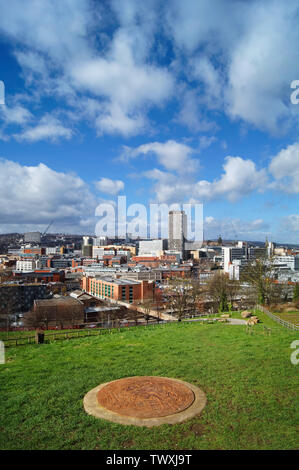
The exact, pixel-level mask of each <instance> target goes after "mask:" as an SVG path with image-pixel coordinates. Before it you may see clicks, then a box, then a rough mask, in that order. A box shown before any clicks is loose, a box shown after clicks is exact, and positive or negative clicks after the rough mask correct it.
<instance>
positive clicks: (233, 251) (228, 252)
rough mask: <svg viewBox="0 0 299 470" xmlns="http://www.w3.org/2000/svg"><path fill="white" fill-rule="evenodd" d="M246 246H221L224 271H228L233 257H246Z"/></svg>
mask: <svg viewBox="0 0 299 470" xmlns="http://www.w3.org/2000/svg"><path fill="white" fill-rule="evenodd" d="M246 258H247V253H246V247H243V248H236V247H234V246H223V247H222V263H221V264H222V269H223V270H224V272H226V273H228V272H229V266H230V264H231V263H232V262H233V260H235V259H246Z"/></svg>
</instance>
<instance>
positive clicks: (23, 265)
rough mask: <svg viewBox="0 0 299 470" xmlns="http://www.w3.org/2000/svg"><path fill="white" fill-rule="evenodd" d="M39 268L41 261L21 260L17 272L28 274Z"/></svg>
mask: <svg viewBox="0 0 299 470" xmlns="http://www.w3.org/2000/svg"><path fill="white" fill-rule="evenodd" d="M39 268H40V262H39V260H19V261H17V263H16V271H22V272H28V271H34V270H35V269H39Z"/></svg>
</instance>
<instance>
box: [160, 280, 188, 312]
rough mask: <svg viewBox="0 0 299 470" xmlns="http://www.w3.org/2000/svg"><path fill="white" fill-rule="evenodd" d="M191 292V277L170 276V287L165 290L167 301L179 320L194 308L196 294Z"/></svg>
mask: <svg viewBox="0 0 299 470" xmlns="http://www.w3.org/2000/svg"><path fill="white" fill-rule="evenodd" d="M191 292H192V281H191V280H190V279H188V278H187V279H184V278H170V279H169V280H168V287H167V289H166V290H165V295H166V302H167V306H168V308H170V309H171V311H172V313H173V314H174V315H176V317H177V319H178V321H181V319H182V317H184V316H185V315H186V313H187V312H190V311H191V310H193V309H194V306H195V296H194V295H192V294H191ZM194 292H195V291H194Z"/></svg>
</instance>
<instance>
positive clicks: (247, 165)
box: [194, 156, 267, 202]
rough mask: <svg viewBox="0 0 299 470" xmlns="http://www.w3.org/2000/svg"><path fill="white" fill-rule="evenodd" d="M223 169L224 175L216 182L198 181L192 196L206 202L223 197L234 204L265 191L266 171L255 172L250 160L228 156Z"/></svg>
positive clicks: (253, 164)
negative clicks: (255, 192) (245, 197)
mask: <svg viewBox="0 0 299 470" xmlns="http://www.w3.org/2000/svg"><path fill="white" fill-rule="evenodd" d="M223 169H224V173H223V174H222V176H221V178H220V179H218V180H215V181H213V182H209V181H206V180H201V181H198V182H197V183H196V185H195V187H194V194H195V195H196V196H197V197H200V198H201V197H202V198H204V199H207V200H210V199H217V198H220V197H225V198H227V199H228V200H229V201H231V202H234V201H236V200H238V199H240V198H241V197H244V196H246V195H248V194H250V193H252V192H253V191H255V190H256V191H263V190H264V189H265V185H266V181H267V174H266V171H265V170H264V169H262V170H257V169H256V166H255V163H254V162H253V161H252V160H244V159H243V158H241V157H230V156H228V157H226V158H225V163H224V165H223Z"/></svg>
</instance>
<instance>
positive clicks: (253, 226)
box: [204, 216, 270, 241]
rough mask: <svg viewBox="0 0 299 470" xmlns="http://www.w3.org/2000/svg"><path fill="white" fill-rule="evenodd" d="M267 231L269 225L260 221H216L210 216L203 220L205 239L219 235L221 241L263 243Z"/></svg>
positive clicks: (229, 218)
mask: <svg viewBox="0 0 299 470" xmlns="http://www.w3.org/2000/svg"><path fill="white" fill-rule="evenodd" d="M269 231H270V227H269V224H268V223H267V222H265V221H264V220H262V219H256V220H252V221H245V220H241V219H238V218H231V217H227V218H224V219H216V218H214V217H212V216H207V217H205V219H204V232H205V238H206V239H208V238H218V236H219V235H221V236H222V239H232V240H238V239H240V240H252V241H254V240H256V241H264V240H265V237H266V236H267V235H268V234H269Z"/></svg>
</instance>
